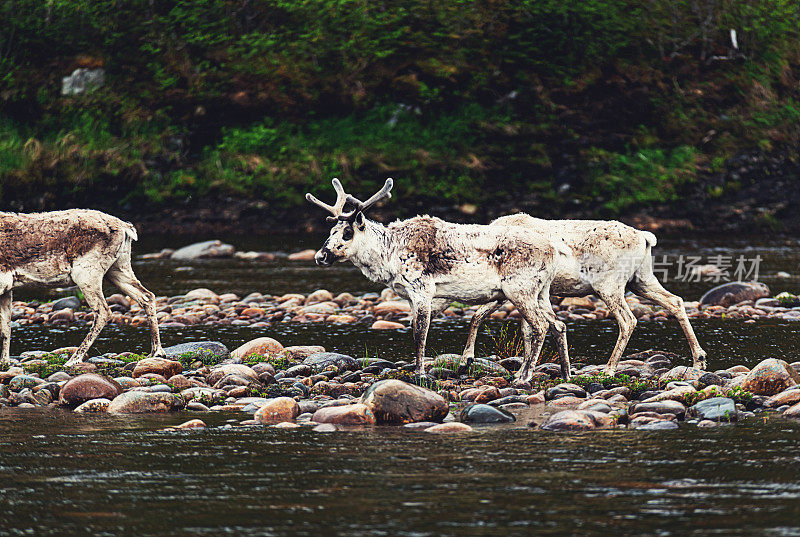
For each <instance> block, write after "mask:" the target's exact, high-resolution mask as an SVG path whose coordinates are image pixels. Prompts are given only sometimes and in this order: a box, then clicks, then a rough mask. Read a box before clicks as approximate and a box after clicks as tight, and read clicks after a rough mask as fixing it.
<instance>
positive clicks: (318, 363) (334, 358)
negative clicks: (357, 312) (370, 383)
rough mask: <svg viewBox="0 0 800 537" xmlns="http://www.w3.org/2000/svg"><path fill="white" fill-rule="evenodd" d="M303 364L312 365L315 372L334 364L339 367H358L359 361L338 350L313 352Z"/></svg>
mask: <svg viewBox="0 0 800 537" xmlns="http://www.w3.org/2000/svg"><path fill="white" fill-rule="evenodd" d="M303 365H307V366H309V367H311V369H313V370H314V372H315V373H317V372H320V371H325V370H326V369H328V368H330V367H332V366H333V367H336V368H337V369H357V368H358V362H357V361H356V359H355V358H353V357H352V356H348V355H346V354H339V353H338V352H318V353H316V354H312V355H311V356H309V357H308V358H306V359H305V360H303Z"/></svg>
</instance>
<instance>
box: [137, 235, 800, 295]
mask: <svg viewBox="0 0 800 537" xmlns="http://www.w3.org/2000/svg"><path fill="white" fill-rule="evenodd" d="M206 238H207V237H205V238H204V237H196V238H191V239H187V238H185V237H170V236H161V237H158V236H155V237H154V236H149V237H142V239H141V240H140V241H139V242H138V243H136V244H135V248H134V254H137V255H140V254H144V253H147V252H155V251H160V250H161V249H162V248H167V247H170V248H176V247H181V246H185V245H186V244H190V243H192V242H196V241H195V239H196V240H204V239H206ZM220 239H221V240H223V241H225V242H228V243H230V244H233V245H234V246H235V247H236V248H237V250H240V251H246V250H258V251H282V252H293V251H298V250H301V249H304V248H313V249H317V248H319V247H320V246H321V245H322V244H323V242H324V240H325V237H324V236H321V235H273V236H265V237H263V238H259V237H220ZM653 254H654V256H655V262H656V266H657V269H658V270H660V271H661V270H662V269H666V271H667V272H666V274H667V280H666V281H665V282H664V284H665V286H666V287H667V288H668V289H670V290H671V291H673V292H675V293H678V294H680V295H681V296H683V297H684V298H685V299H686V300H698V299H699V298H700V296H701V295H702V294H703V293H704V292H705V291H707V290H708V289H710V288H711V287H713V286H714V285H717V282H715V281H713V279H709V281H684V280H685V278H683V276H685V273H686V271H685V267H686V264H688V263H690V262H691V261H692V260H699V261H697V262H696V264H698V265H700V264H707V263H711V262H712V261H713V260H714V259H713V258H714V257H716V256H722V258H723V259H722V261H721V263H722V264H723V265H724V264H726V263H729V264H730V266H729V268H728V271H729V273H730V275H731V276H734V275H735V273H736V267H737V260H738V259H739V258H740V257H742V258H743V260H744V268H745V269H746V270H749V269H750V268H752V266H753V261H752V260H754V259H756V257H757V256H761V258H762V261H761V262H760V263H759V266H758V268H759V270H758V273H759V278H758V279H759V280H760V281H762V282H764V283H766V284H768V285H769V286H770V287H772V288H773V289H774V290H775V292H776V293H777V292H779V291H782V290H788V291H792V292H800V239H798V238H796V237H780V236H776V237H770V236H766V237H765V236H763V235H761V236H758V237H747V236H708V235H702V236H701V235H688V236H683V237H669V236H666V237H661V238H660V239H659V243H658V246H657V247H656V248H655V249H654V250H653ZM664 256H666V264H664V260H665V259H664ZM681 256H683V260H684V265H683V267H684V268H683V269H681V267H680V266H679V261H680V258H681ZM134 268H135V270H136V273H137V275H138V276H139V279H140V280H141V281H142V282H143V283H144V284H145V285H146V286H147V287H149V288H150V289H151V290H152V291H153V292H154V293H156V294H158V295H175V294H181V293H185V292H186V291H188V290H189V289H194V288H197V287H208V288H210V289H213V290H214V291H216V292H217V293H226V292H232V293H238V294H240V295H245V294H247V293H251V292H253V291H258V292H261V293H265V294H268V293H271V294H284V293H309V292H311V291H314V290H316V289H320V288H324V289H328V290H329V291H331V292H334V293H340V292H345V291H347V292H350V293H353V294H359V293H364V292H369V291H380V290H381V289H382V288H383V286H381V285H377V284H374V283H372V282H370V281H368V280H367V279H366V278H364V276H363V275H362V274H361V271H359V270H358V269H356V268H355V267H353V266H352V265H351V264H349V263H340V264H337V265H335V266H334V267H330V268H321V267H318V266H316V265H315V264H314V263H312V262H293V261H288V260H287V259H285V258H279V259H277V260H276V261H273V262H261V263H259V262H252V261H240V260H203V261H196V262H193V263H187V262H178V261H171V260H143V259H136V260H135V261H134ZM176 269H178V270H177V271H176ZM780 271H783V272H787V273H789V274H790V277H789V278H780V277H777V276H776V275H777V273H778V272H780ZM662 275H663V272H659V277H660V278H661V279H662V280H663V276H662ZM734 279H735V278H734ZM748 279H752V278H748ZM690 280H691V279H690Z"/></svg>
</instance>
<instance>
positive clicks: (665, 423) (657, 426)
mask: <svg viewBox="0 0 800 537" xmlns="http://www.w3.org/2000/svg"><path fill="white" fill-rule="evenodd" d="M677 428H678V424H677V423H675V422H674V421H670V420H662V421H651V422H650V423H645V424H644V425H640V426H639V427H637V428H636V430H637V431H665V430H669V429H677Z"/></svg>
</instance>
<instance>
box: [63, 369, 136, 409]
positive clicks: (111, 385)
mask: <svg viewBox="0 0 800 537" xmlns="http://www.w3.org/2000/svg"><path fill="white" fill-rule="evenodd" d="M121 393H122V386H120V385H119V383H118V382H117V381H115V380H112V379H110V378H107V377H104V376H102V375H97V374H95V373H85V374H83V375H78V376H77V377H75V378H73V379H71V380H69V381H67V383H66V384H64V385H63V386H62V387H61V391H60V392H59V396H60V398H59V404H61V405H64V406H68V407H75V406H78V405H80V404H81V403H84V402H86V401H89V400H91V399H114V398H115V397H116V396H118V395H119V394H121Z"/></svg>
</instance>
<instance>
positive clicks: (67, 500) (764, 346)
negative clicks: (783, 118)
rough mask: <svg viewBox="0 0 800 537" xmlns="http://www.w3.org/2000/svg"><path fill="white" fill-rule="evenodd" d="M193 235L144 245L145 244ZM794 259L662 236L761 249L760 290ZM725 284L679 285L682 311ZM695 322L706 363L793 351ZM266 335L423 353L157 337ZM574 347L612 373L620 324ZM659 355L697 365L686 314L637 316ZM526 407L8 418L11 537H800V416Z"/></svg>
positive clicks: (335, 285) (457, 336)
mask: <svg viewBox="0 0 800 537" xmlns="http://www.w3.org/2000/svg"><path fill="white" fill-rule="evenodd" d="M221 238H223V239H226V238H225V237H221ZM227 240H229V241H230V242H232V243H233V244H235V245H236V246H237V247H238V248H239V249H258V250H284V251H285V250H295V249H299V248H301V247H316V246H318V244H320V243H321V238H320V237H273V238H271V239H269V240H253V239H241V240H240V239H236V238H233V239H227ZM185 242H186V241H185V239H180V240H179V239H175V238H156V239H152V238H151V239H145V238H143V241H142V242H141V243H140V244H137V250H138V252H139V253H144V252H147V251H154V250H158V249H159V248H161V247H164V246H172V247H174V246H181V245H182V244H184V243H185ZM798 252H800V248H798V241H797V240H796V239H793V238H775V239H774V240H772V241H770V242H765V241H764V240H763V239H761V242H759V241H758V240H754V239H749V240H748V239H745V238H740V237H729V238H721V237H690V238H679V239H669V238H667V239H662V241H661V244H660V248H659V251H658V252H657V255H661V254H667V255H671V256H680V255H685V256H689V255H692V256H701V257H702V258H703V259H704V261H705V260H706V259H707V258H708V257H709V256H714V255H725V256H727V255H730V256H733V257H736V256H740V255H742V256H750V257H752V256H753V255H761V256H762V257H763V261H762V262H761V266H760V272H761V276H760V280H761V281H765V282H766V283H768V284H769V285H770V286H771V287H772V288H773V290H774V291H779V290H784V289H785V290H790V291H794V292H797V291H798V290H800V278H798V274H800V268H798V264H799V263H800V255H798ZM179 267H180V268H179ZM176 269H177V270H176ZM135 270H136V272H137V274H138V275H139V277H140V279H141V280H142V281H143V282H144V283H145V285H147V286H148V287H150V288H151V289H152V290H153V291H154V292H156V293H157V294H160V295H172V294H179V293H185V292H186V291H188V290H189V289H192V288H195V287H209V288H211V289H213V290H215V291H217V292H219V293H222V292H236V293H239V294H246V293H249V292H251V291H259V292H263V293H267V292H269V293H276V294H278V293H284V292H309V291H312V290H314V289H318V288H327V289H329V290H331V291H332V292H334V293H336V292H341V291H349V292H353V293H354V294H356V293H359V292H365V291H373V290H379V289H380V287H379V286H374V285H372V284H370V283H369V282H367V281H366V280H365V279H364V278H363V277H362V276H361V275H360V273H358V272H357V271H354V270H353V269H352V268H350V267H347V266H344V265H343V266H340V267H336V268H334V269H330V270H325V269H321V268H317V267H315V266H314V265H312V264H302V263H300V264H298V263H290V262H288V261H281V260H278V261H276V262H274V263H264V264H253V263H245V262H239V261H206V262H200V263H192V264H184V263H173V262H169V261H167V262H165V261H142V260H139V261H137V262H136V264H135ZM779 271H785V272H788V273H789V274H790V277H789V278H782V277H779V276H778V275H777V273H778V272H779ZM713 285H714V283H713V282H668V283H667V286H668V287H669V288H671V289H673V290H675V291H676V292H679V293H680V294H682V295H683V296H684V297H685V298H686V299H687V300H692V299H694V300H696V299H697V298H699V296H700V294H701V293H702V292H703V291H704V290H706V289H708V288H709V287H711V286H713ZM694 324H695V327H696V330H697V333H698V336H699V338H700V340H701V342H702V343H703V344H704V346H705V348H706V349H707V350H708V351H709V358H710V367H711V369H715V368H722V367H729V366H731V365H734V364H738V363H743V364H746V365H753V364H755V363H757V362H758V361H760V360H762V359H764V358H767V357H780V358H784V359H786V360H788V361H790V362H791V361H796V360H798V359H800V350H798V347H799V346H798V337H797V330H798V326H797V324H796V323H769V322H757V323H749V324H747V323H744V322H742V321H735V320H704V321H696V322H695V323H694ZM498 326H499V324H498V323H496V322H495V323H491V324H490V327H489V329H495V328H497V327H498ZM84 335H85V328H67V329H64V328H59V329H57V330H56V329H53V328H49V327H42V326H32V327H25V328H24V329H15V330H14V333H13V346H12V353H18V352H21V351H22V350H29V349H51V348H54V347H57V346H62V345H72V344H76V343H77V342H79V341H80V340H81V339H82V337H83V336H84ZM262 335H267V336H272V337H275V338H276V339H278V340H279V341H281V342H282V343H284V344H285V345H292V344H321V345H324V346H325V347H326V348H328V349H329V350H336V351H340V352H346V353H348V354H351V355H353V356H356V357H361V356H365V355H369V356H376V355H377V356H380V357H382V358H389V359H397V358H399V357H406V356H408V355H410V352H411V335H410V333H409V332H408V331H407V330H401V331H369V330H367V329H366V328H365V327H364V326H353V325H349V326H348V325H345V326H331V325H323V324H296V325H292V324H289V323H285V324H280V323H279V324H278V325H275V326H272V327H269V328H264V329H251V328H236V327H221V328H213V327H189V328H183V329H172V330H170V329H165V330H164V334H163V337H164V340H165V344H168V345H170V344H174V343H179V342H182V341H190V340H198V339H216V340H219V341H222V342H223V343H226V344H228V345H229V346H235V345H238V344H239V343H241V342H243V341H246V340H248V339H251V338H252V337H258V336H262ZM465 336H466V323H465V322H464V321H460V320H456V321H438V322H436V323H435V324H434V326H433V328H432V330H431V334H430V340H429V341H430V348H431V349H432V353H433V352H458V351H459V350H460V347H461V344H462V343H463V339H464V337H465ZM569 337H570V345H571V347H572V354H573V356H574V357H575V358H576V360H583V361H586V362H589V363H601V362H603V361H604V360H605V359H606V357H607V353H608V352H609V351H610V349H611V347H612V346H613V342H614V340H615V338H616V325H615V324H614V323H613V321H597V322H582V323H569ZM147 340H148V336H147V333H146V330H144V329H133V328H130V327H108V328H106V329H105V330H104V332H103V333H102V335H101V337H100V338H99V339H98V341H97V343H96V344H95V347H94V350H95V352H96V353H101V352H108V351H121V350H131V348H132V347H133V348H141V349H145V348H146V347H147ZM483 340H484V343H483V344H486V343H487V342H486V337H485V336H484V338H483ZM479 348H480V345H479ZM647 348H660V349H664V350H668V351H673V352H678V353H680V354H681V355H683V356H686V355H687V352H686V344H685V342H684V340H683V337H682V334H681V333H680V331H679V328H678V327H677V323H675V322H674V321H671V322H663V323H662V322H646V323H640V324H639V326H638V327H637V330H636V332H635V333H634V336H633V338H632V340H631V344H630V346H629V351H630V352H634V351H638V350H644V349H647ZM687 365H688V360H687ZM532 412H533V410H530V411H525V412H523V413H520V414H519V415H518V421H517V422H516V423H514V424H511V425H507V426H500V427H498V426H492V427H486V428H478V429H477V430H476V431H475V432H473V433H470V434H468V435H461V436H447V437H439V436H435V435H430V434H427V433H422V432H415V431H410V430H406V429H403V428H390V427H374V428H369V429H354V430H350V431H340V432H337V433H333V434H326V433H315V432H312V431H310V430H281V429H269V428H266V429H265V428H244V427H231V426H230V425H231V423H229V421H230V422H233V423H235V422H238V421H241V420H244V419H246V418H248V417H249V416H247V415H243V414H238V413H231V414H225V413H220V414H213V415H205V416H203V419H204V420H205V421H206V422H207V423H208V425H209V426H210V427H209V428H208V429H206V430H203V431H189V432H167V431H162V430H161V429H162V428H164V427H166V426H168V425H174V424H178V423H181V422H183V421H186V420H187V419H190V417H196V415H192V414H189V413H180V414H172V415H157V416H150V415H147V416H88V415H78V414H74V413H70V412H60V411H53V410H46V411H40V410H17V409H2V410H0V536H6V535H98V536H99V535H136V536H145V535H181V536H183V535H186V536H189V535H215V536H216V535H242V536H245V535H246V536H272V535H308V536H325V535H354V536H415V537H416V536H420V537H421V536H436V535H453V536H471V535H498V536H500V535H502V536H506V535H552V536H562V535H590V536H594V535H598V536H599V535H615V536H619V535H637V536H650V535H652V536H668V535H680V536H686V535H741V536H752V535H765V536H795V535H800V423H798V422H791V421H787V420H784V419H782V418H779V417H776V416H771V417H765V416H764V415H757V416H756V417H755V418H750V419H748V420H746V421H744V422H742V423H740V424H738V425H736V426H731V427H720V428H716V429H698V428H696V427H694V426H691V425H685V424H682V425H681V427H680V428H679V429H677V430H673V431H626V430H617V431H600V432H594V433H590V434H555V433H548V432H543V431H540V430H537V429H533V428H530V427H527V426H526V424H527V423H528V422H529V421H530V420H532V419H533V420H536V416H534V415H532V414H531V413H532Z"/></svg>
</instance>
